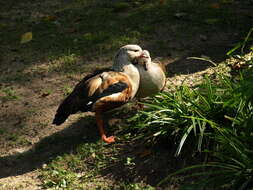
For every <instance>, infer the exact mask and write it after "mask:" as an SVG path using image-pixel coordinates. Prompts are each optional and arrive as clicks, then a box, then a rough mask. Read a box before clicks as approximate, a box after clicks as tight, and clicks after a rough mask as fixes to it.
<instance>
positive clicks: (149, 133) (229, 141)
mask: <svg viewBox="0 0 253 190" xmlns="http://www.w3.org/2000/svg"><path fill="white" fill-rule="evenodd" d="M248 64H252V58H251V60H249V61H248ZM252 71H253V70H252V67H248V68H247V69H246V70H243V71H242V72H240V73H239V76H238V77H235V78H231V77H229V76H227V75H225V74H220V73H216V74H215V76H212V79H211V77H205V79H204V81H203V83H202V84H201V85H199V86H197V87H195V88H189V87H187V86H181V87H179V88H177V89H176V90H175V91H174V92H164V93H161V94H159V95H158V96H156V97H154V98H152V99H150V100H149V101H148V102H147V103H144V104H145V105H146V106H147V107H148V108H147V109H146V110H144V111H141V112H139V113H138V114H137V115H136V116H134V117H133V118H131V120H130V121H131V122H134V123H135V125H133V126H136V128H137V130H138V131H139V132H140V136H141V137H144V138H146V139H152V140H156V139H157V138H160V137H167V138H173V137H174V138H175V137H176V138H175V140H176V142H177V144H178V147H177V151H176V154H175V155H176V156H177V155H179V154H180V153H181V151H182V148H183V145H184V144H185V143H187V141H188V143H189V144H191V145H192V144H195V148H197V150H198V151H202V150H203V149H204V150H205V152H206V153H208V155H209V157H210V159H211V160H213V161H211V162H208V163H204V164H200V165H195V166H191V167H187V168H184V169H181V170H179V171H177V172H175V173H173V174H171V175H170V176H168V177H167V178H165V179H164V180H162V181H161V182H160V184H159V185H161V184H163V183H165V182H166V181H168V180H169V179H170V178H171V177H172V176H174V175H176V174H179V173H184V172H187V171H191V174H186V177H185V178H187V177H189V178H192V177H195V178H196V177H198V178H200V180H197V181H198V183H197V184H194V188H193V184H191V185H188V186H187V185H186V186H185V187H186V188H188V189H204V188H205V187H207V186H210V185H213V186H214V187H216V188H217V187H224V188H229V189H231V188H232V189H249V188H250V187H253V161H252V156H253V152H252V148H251V147H252V141H253V128H252V123H253V75H252V73H253V72H252ZM179 137H180V138H179ZM194 137H195V138H194ZM196 137H197V138H196ZM205 142H211V145H212V146H208V143H205ZM209 144H210V143H209ZM192 151H194V149H193V150H192ZM188 153H189V150H188Z"/></svg>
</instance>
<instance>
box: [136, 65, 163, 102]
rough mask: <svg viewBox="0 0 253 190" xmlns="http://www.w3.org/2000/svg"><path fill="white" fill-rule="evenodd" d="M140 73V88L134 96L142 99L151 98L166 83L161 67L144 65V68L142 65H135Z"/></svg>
mask: <svg viewBox="0 0 253 190" xmlns="http://www.w3.org/2000/svg"><path fill="white" fill-rule="evenodd" d="M137 68H138V70H139V72H140V86H139V89H138V92H137V94H136V96H137V97H139V98H143V97H146V96H151V95H153V94H156V93H158V92H159V91H161V90H162V88H163V87H164V85H165V82H166V76H165V73H164V72H163V70H162V69H161V67H160V66H159V65H158V64H156V63H154V62H150V63H146V68H147V69H145V68H144V67H143V65H137Z"/></svg>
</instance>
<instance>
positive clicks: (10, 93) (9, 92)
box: [0, 87, 19, 102]
mask: <svg viewBox="0 0 253 190" xmlns="http://www.w3.org/2000/svg"><path fill="white" fill-rule="evenodd" d="M1 91H2V92H3V93H4V96H0V100H2V101H3V102H6V101H11V100H17V99H19V96H18V95H17V93H16V91H15V90H13V88H11V87H7V88H3V89H1ZM1 91H0V92H1Z"/></svg>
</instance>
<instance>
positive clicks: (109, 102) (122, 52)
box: [53, 44, 142, 143]
mask: <svg viewBox="0 0 253 190" xmlns="http://www.w3.org/2000/svg"><path fill="white" fill-rule="evenodd" d="M140 56H142V49H141V48H140V46H138V45H131V44H130V45H126V46H123V47H121V48H120V49H119V50H118V52H117V54H116V55H115V62H116V63H117V65H120V69H118V70H117V69H116V70H107V71H104V72H103V71H98V72H95V73H93V74H91V75H88V76H86V77H84V78H83V79H82V80H81V81H80V82H79V83H78V84H77V85H76V86H75V88H74V90H73V91H72V93H71V94H70V95H69V96H67V97H66V98H65V99H64V100H63V102H62V103H61V104H60V105H59V107H58V109H57V111H56V114H55V117H54V120H53V124H55V125H61V124H62V123H64V122H65V120H66V119H67V118H68V117H69V116H70V115H71V114H75V113H77V112H78V111H81V112H87V111H92V112H95V118H96V123H97V126H98V129H99V133H100V136H101V138H102V140H103V141H104V142H106V143H113V142H115V137H114V136H110V137H107V136H106V133H105V130H104V121H103V113H104V112H106V111H109V110H112V109H114V108H117V107H119V106H121V105H123V104H125V103H127V102H128V101H129V100H131V99H132V98H133V97H134V96H135V94H136V93H137V90H138V87H139V83H140V74H139V71H138V69H137V68H136V66H135V65H133V64H132V61H134V60H136V59H137V58H138V57H140Z"/></svg>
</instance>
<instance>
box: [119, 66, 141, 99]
mask: <svg viewBox="0 0 253 190" xmlns="http://www.w3.org/2000/svg"><path fill="white" fill-rule="evenodd" d="M122 70H123V71H122V72H123V73H125V74H126V75H127V76H128V77H129V80H130V82H131V84H132V94H131V97H132V98H133V97H134V96H135V94H136V93H137V91H138V89H139V84H140V73H139V71H138V69H137V68H136V67H135V66H134V65H133V64H131V63H130V64H127V65H124V66H123V67H122Z"/></svg>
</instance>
